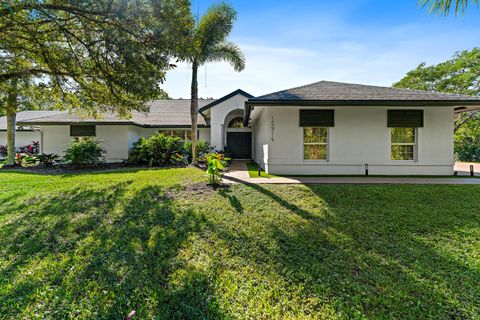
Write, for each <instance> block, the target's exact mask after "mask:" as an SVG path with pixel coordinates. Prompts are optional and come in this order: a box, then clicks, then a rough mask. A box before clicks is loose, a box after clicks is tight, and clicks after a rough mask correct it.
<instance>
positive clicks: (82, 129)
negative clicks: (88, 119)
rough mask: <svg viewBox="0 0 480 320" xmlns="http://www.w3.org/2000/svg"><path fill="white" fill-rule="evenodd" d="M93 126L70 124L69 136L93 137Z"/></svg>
mask: <svg viewBox="0 0 480 320" xmlns="http://www.w3.org/2000/svg"><path fill="white" fill-rule="evenodd" d="M95 135H96V134H95V126H93V125H71V126H70V137H95Z"/></svg>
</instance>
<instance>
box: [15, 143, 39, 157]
mask: <svg viewBox="0 0 480 320" xmlns="http://www.w3.org/2000/svg"><path fill="white" fill-rule="evenodd" d="M17 152H18V153H25V154H28V155H31V156H34V155H37V154H38V153H39V152H40V142H38V141H32V143H31V144H27V145H26V146H22V147H18V148H17Z"/></svg>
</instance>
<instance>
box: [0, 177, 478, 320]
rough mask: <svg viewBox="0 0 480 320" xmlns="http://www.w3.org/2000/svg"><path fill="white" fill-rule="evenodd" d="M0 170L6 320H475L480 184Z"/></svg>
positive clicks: (0, 280)
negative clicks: (277, 181)
mask: <svg viewBox="0 0 480 320" xmlns="http://www.w3.org/2000/svg"><path fill="white" fill-rule="evenodd" d="M204 181H205V176H204V173H203V172H202V171H200V170H197V169H190V168H188V169H161V170H137V171H132V170H130V171H129V170H124V171H117V172H105V173H90V174H81V175H33V174H28V173H7V172H0V182H1V183H0V318H1V319H4V318H5V319H32V318H45V319H123V318H124V317H125V316H126V315H127V314H128V313H129V312H130V311H132V310H136V316H135V317H134V318H133V319H153V318H155V319H199V318H200V319H201V318H208V319H219V318H221V319H233V318H244V319H245V318H249V319H271V318H278V319H280V318H281V319H292V318H311V319H322V318H327V319H330V318H331V319H336V318H344V319H349V318H397V319H398V318H408V319H420V318H421V319H425V318H431V319H474V318H479V317H480V290H479V288H480V185H479V186H472V185H465V186H458V185H452V186H439V185H431V186H426V185H424V186H411V185H402V186H400V185H399V186H394V185H388V186H381V185H309V186H303V185H235V186H232V187H230V188H220V189H218V190H216V191H212V190H211V189H207V188H205V186H204V184H203V183H204Z"/></svg>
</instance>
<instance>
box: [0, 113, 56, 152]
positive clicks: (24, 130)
mask: <svg viewBox="0 0 480 320" xmlns="http://www.w3.org/2000/svg"><path fill="white" fill-rule="evenodd" d="M58 113H61V111H22V112H19V113H18V114H17V121H23V120H27V119H32V118H38V117H44V116H51V115H54V114H58ZM16 130H17V132H16V135H15V146H16V147H21V146H25V145H28V144H31V143H32V142H34V141H35V142H37V141H38V142H41V140H42V136H41V132H40V131H37V130H34V129H33V128H31V127H30V126H17V128H16ZM6 144H7V117H0V145H6Z"/></svg>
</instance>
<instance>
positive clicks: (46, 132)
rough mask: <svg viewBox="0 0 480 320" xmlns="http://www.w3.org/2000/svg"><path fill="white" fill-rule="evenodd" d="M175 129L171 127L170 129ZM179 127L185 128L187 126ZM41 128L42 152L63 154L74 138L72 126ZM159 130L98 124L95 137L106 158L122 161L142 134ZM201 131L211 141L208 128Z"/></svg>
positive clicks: (201, 135) (149, 134)
mask: <svg viewBox="0 0 480 320" xmlns="http://www.w3.org/2000/svg"><path fill="white" fill-rule="evenodd" d="M175 129H176V128H172V129H170V128H169V129H168V130H175ZM178 129H181V130H185V128H178ZM39 130H41V131H42V132H43V141H44V142H43V147H42V152H45V153H55V154H59V155H60V156H63V155H64V151H65V150H66V149H67V148H68V144H69V143H70V141H71V140H72V138H71V137H70V126H68V125H60V126H53V125H48V126H40V127H39ZM158 130H159V129H158V128H141V127H137V126H126V125H97V126H96V137H95V139H96V140H98V141H100V142H101V143H102V147H103V148H104V149H105V151H106V154H105V158H106V160H107V161H108V162H121V161H123V160H125V159H127V158H128V150H129V149H130V148H131V147H132V145H133V143H135V142H136V141H138V139H139V138H140V137H141V136H143V137H149V136H151V135H152V134H153V133H155V132H156V131H158ZM199 133H200V136H199V137H200V139H202V140H206V141H208V142H209V141H210V135H209V129H208V128H200V129H199ZM38 134H40V133H38Z"/></svg>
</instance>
